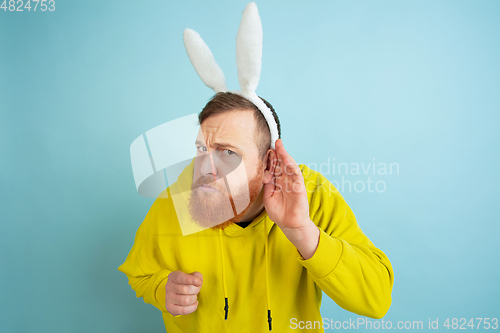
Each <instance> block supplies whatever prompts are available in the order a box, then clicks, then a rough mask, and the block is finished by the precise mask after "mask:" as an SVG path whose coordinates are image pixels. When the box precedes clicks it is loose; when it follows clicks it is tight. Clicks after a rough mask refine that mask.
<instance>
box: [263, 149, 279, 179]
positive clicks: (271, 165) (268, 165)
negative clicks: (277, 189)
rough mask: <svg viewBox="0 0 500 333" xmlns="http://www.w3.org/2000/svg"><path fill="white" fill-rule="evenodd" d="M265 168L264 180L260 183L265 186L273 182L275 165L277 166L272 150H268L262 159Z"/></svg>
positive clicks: (276, 158) (274, 153)
mask: <svg viewBox="0 0 500 333" xmlns="http://www.w3.org/2000/svg"><path fill="white" fill-rule="evenodd" d="M264 162H265V168H264V178H263V179H262V182H263V183H264V184H267V183H269V182H271V181H272V180H273V177H274V172H275V169H276V165H277V164H278V157H277V155H276V151H275V150H274V149H271V148H269V150H268V151H267V153H266V157H265V158H264Z"/></svg>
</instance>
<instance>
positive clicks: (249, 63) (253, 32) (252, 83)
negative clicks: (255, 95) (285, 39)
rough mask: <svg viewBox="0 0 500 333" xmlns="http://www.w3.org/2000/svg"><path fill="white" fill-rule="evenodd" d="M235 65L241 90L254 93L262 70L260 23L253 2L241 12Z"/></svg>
mask: <svg viewBox="0 0 500 333" xmlns="http://www.w3.org/2000/svg"><path fill="white" fill-rule="evenodd" d="M236 65H237V67H238V81H239V82H240V87H241V90H242V91H246V92H252V91H255V90H256V89H257V86H258V84H259V80H260V70H261V68H262V23H261V21H260V16H259V12H258V10H257V5H256V4H255V2H250V3H249V4H248V5H247V6H246V7H245V10H244V11H243V15H242V18H241V23H240V27H239V29H238V34H237V35H236Z"/></svg>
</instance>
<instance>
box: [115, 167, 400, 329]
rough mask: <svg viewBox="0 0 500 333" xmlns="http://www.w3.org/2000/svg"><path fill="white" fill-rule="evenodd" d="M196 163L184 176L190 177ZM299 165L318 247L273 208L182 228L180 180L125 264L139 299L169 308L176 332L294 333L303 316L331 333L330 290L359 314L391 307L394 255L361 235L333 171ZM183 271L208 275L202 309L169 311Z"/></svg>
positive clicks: (376, 314)
mask: <svg viewBox="0 0 500 333" xmlns="http://www.w3.org/2000/svg"><path fill="white" fill-rule="evenodd" d="M193 162H194V159H193V161H192V162H191V164H190V165H188V166H187V167H186V168H185V169H184V170H183V171H182V173H181V175H180V176H179V179H182V180H183V181H186V182H187V183H189V184H192V175H193V165H194V164H193ZM299 167H300V170H301V171H302V174H303V176H304V182H305V185H306V189H307V196H308V201H309V214H310V218H311V220H312V221H313V222H314V223H315V224H316V225H317V226H318V228H319V230H320V239H319V244H318V248H317V249H316V252H315V253H314V255H313V256H312V257H311V258H309V259H307V260H304V259H303V258H302V256H301V255H300V252H299V251H298V250H297V249H296V248H295V246H294V245H293V244H292V243H291V242H290V241H289V240H288V239H287V238H286V237H285V235H284V234H283V232H282V231H281V230H280V228H279V227H278V226H277V225H275V224H274V223H273V221H271V220H270V219H269V217H268V215H267V212H266V210H264V211H263V212H262V213H261V214H260V215H259V216H257V217H256V218H255V219H254V220H253V221H252V223H250V225H248V226H247V227H246V228H242V227H240V226H238V225H235V224H233V225H231V226H230V227H227V228H226V229H224V230H223V231H220V230H215V229H207V230H203V231H200V232H197V233H194V234H190V235H186V236H183V235H182V232H181V228H180V226H179V222H178V220H177V216H176V212H175V209H174V205H173V202H172V199H171V196H170V195H169V193H170V188H172V189H174V187H175V186H176V183H174V184H172V185H171V186H170V187H169V188H168V189H166V190H165V191H163V192H162V194H160V195H159V196H158V198H157V199H156V200H155V202H154V203H153V205H152V206H151V209H150V210H149V212H148V214H147V215H146V217H145V219H144V221H143V222H142V224H141V225H140V227H139V229H138V230H137V233H136V236H135V241H134V245H133V246H132V249H131V250H130V253H129V254H128V256H127V259H126V260H125V262H124V263H123V264H122V265H121V266H120V267H118V270H119V271H121V272H123V273H125V274H126V276H127V277H128V280H129V284H130V286H131V287H132V289H133V290H135V292H136V295H137V297H143V299H144V302H146V303H149V304H152V305H154V306H155V307H156V308H158V309H159V310H161V312H162V316H163V321H164V323H165V328H166V330H167V332H168V333H177V332H196V333H202V332H210V333H212V332H251V333H255V332H269V330H270V326H272V331H275V332H292V331H293V332H296V331H297V328H298V325H299V323H300V322H302V326H304V327H306V324H308V325H309V326H307V327H312V329H308V330H307V331H308V332H324V329H323V327H322V323H323V321H322V317H321V313H320V310H319V309H320V305H321V297H322V291H324V292H325V293H326V294H327V295H328V296H329V297H330V298H331V299H332V300H333V301H335V303H337V304H338V305H339V306H340V307H342V308H344V309H346V310H348V311H351V312H354V313H357V314H359V315H363V316H367V317H371V318H382V317H383V316H384V315H385V314H386V312H387V311H388V309H389V307H390V305H391V292H392V285H393V281H394V276H393V270H392V266H391V263H390V262H389V259H388V258H387V256H386V255H385V254H384V253H383V252H382V251H381V250H379V249H378V248H376V247H375V246H374V245H373V243H372V242H371V241H370V240H369V239H368V238H367V237H366V236H365V235H364V234H363V232H362V231H361V229H360V228H359V226H358V224H357V222H356V218H355V216H354V214H353V212H352V210H351V209H350V207H349V206H348V205H347V203H346V202H345V200H344V198H343V197H342V195H341V194H340V193H339V192H338V191H337V189H336V188H335V187H334V186H333V185H332V184H331V183H330V182H329V181H328V179H326V178H325V177H324V176H323V175H322V174H321V173H319V172H317V171H314V170H312V169H310V168H309V167H307V166H306V165H304V164H299ZM266 253H267V256H266ZM176 270H180V271H182V272H184V273H191V272H193V271H199V272H201V273H202V274H203V285H202V287H201V290H200V292H199V293H198V302H199V303H198V308H197V309H196V311H194V312H193V313H190V314H188V315H178V316H173V315H171V314H170V313H169V312H167V310H166V309H165V285H166V283H167V277H168V275H169V274H170V272H172V271H176ZM226 300H227V303H228V305H229V308H228V311H227V314H226V311H225V304H226V303H225V301H226ZM268 310H272V311H268ZM269 314H271V317H272V323H270V322H268V320H269V318H268V315H269ZM226 315H227V320H225V316H226ZM302 326H301V327H302Z"/></svg>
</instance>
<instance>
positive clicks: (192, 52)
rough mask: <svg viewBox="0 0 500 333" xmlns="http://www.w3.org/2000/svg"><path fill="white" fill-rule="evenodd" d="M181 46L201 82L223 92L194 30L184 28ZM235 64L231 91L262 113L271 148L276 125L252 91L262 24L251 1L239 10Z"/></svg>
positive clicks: (220, 79)
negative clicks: (235, 79) (237, 86)
mask: <svg viewBox="0 0 500 333" xmlns="http://www.w3.org/2000/svg"><path fill="white" fill-rule="evenodd" d="M184 46H185V47H186V51H187V54H188V56H189V60H190V61H191V64H193V67H194V69H195V70H196V72H197V73H198V75H199V76H200V78H201V80H202V81H203V83H205V85H207V86H208V87H209V88H211V89H212V90H213V91H215V92H216V93H218V92H227V91H228V90H227V87H226V79H225V77H224V73H223V72H222V69H221V68H220V67H219V65H217V63H216V62H215V59H214V56H213V54H212V52H211V51H210V49H209V48H208V46H207V44H205V42H204V41H203V39H202V38H201V37H200V35H199V34H198V33H197V32H196V31H194V30H192V29H185V30H184ZM236 65H237V67H238V81H239V83H240V88H241V90H239V91H231V92H232V93H235V94H238V95H240V96H242V97H244V98H246V99H248V100H249V101H250V102H252V103H253V104H254V105H255V106H256V107H257V108H258V109H259V110H260V112H262V114H263V115H264V118H265V119H266V121H267V124H268V126H269V130H270V131H271V148H272V149H275V146H274V143H275V142H276V140H277V139H278V126H277V125H276V121H275V119H274V117H273V114H272V112H271V110H270V109H269V108H268V107H267V105H266V104H265V103H264V102H263V101H262V99H260V98H259V96H257V94H256V93H255V89H257V85H258V84H259V79H260V70H261V67H262V23H261V21H260V16H259V12H258V11H257V5H256V4H255V2H250V3H249V4H248V5H247V6H246V8H245V10H244V11H243V16H242V18H241V22H240V27H239V29H238V34H237V35H236Z"/></svg>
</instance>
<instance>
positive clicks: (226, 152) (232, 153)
mask: <svg viewBox="0 0 500 333" xmlns="http://www.w3.org/2000/svg"><path fill="white" fill-rule="evenodd" d="M224 153H225V154H226V155H234V154H236V153H235V152H234V151H232V150H229V149H224Z"/></svg>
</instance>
